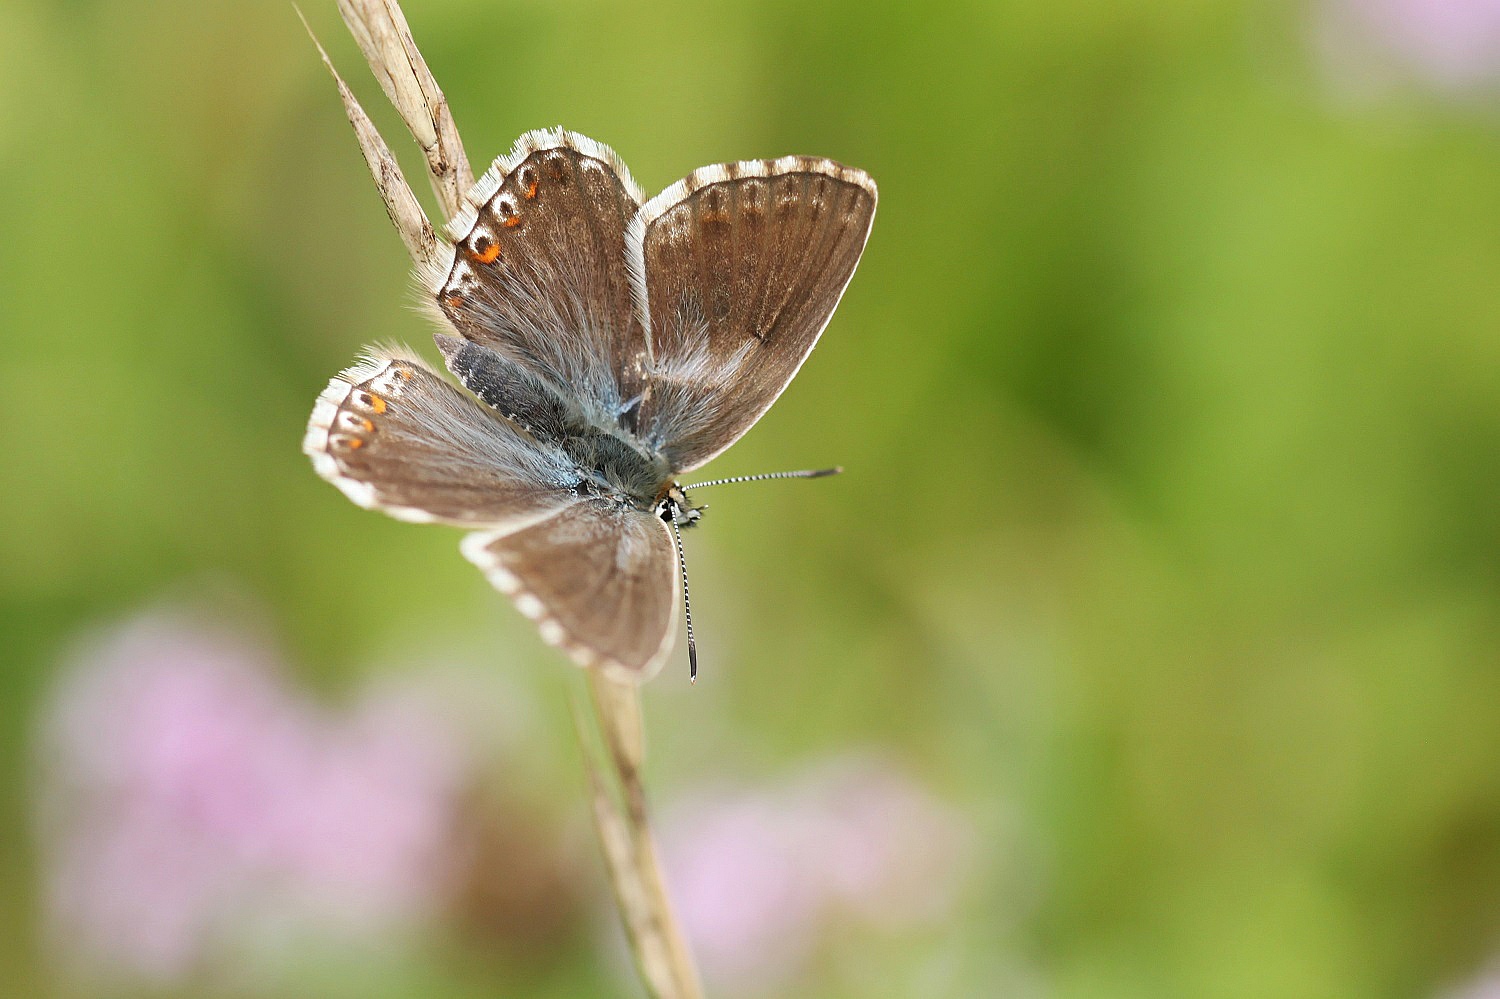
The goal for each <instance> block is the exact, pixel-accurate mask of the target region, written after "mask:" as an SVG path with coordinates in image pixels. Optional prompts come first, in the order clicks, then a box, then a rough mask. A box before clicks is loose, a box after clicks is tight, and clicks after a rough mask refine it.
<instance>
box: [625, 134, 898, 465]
mask: <svg viewBox="0 0 1500 999" xmlns="http://www.w3.org/2000/svg"><path fill="white" fill-rule="evenodd" d="M875 200H876V196H875V185H874V183H873V182H872V181H871V180H870V179H869V177H868V176H866V175H865V174H864V173H863V172H861V171H859V170H854V169H852V168H849V167H845V166H841V165H840V164H837V163H834V162H833V161H831V160H820V159H810V158H806V157H789V158H786V159H781V160H755V161H748V162H744V163H734V164H726V165H722V166H716V167H705V168H704V169H702V170H698V171H696V172H694V173H693V174H691V175H689V176H688V177H687V178H686V179H685V180H683V181H681V182H679V183H678V184H675V185H673V186H672V187H670V188H668V189H667V190H666V191H664V192H663V193H662V194H660V195H658V196H657V197H656V198H653V199H652V200H651V201H650V202H648V203H647V204H646V205H645V207H644V208H642V210H641V212H640V214H639V215H637V216H636V219H635V221H634V222H633V223H632V225H631V228H630V231H629V232H628V233H627V235H626V252H627V253H628V254H630V259H631V272H632V279H633V281H634V283H635V284H634V288H635V294H636V305H637V310H638V312H639V313H640V314H641V315H642V317H643V319H644V323H645V325H647V327H648V336H649V338H650V343H651V356H652V360H651V367H650V377H649V384H650V391H649V392H648V394H647V396H646V399H645V401H644V403H643V404H642V407H641V414H640V421H639V422H640V428H641V430H640V432H641V434H642V436H643V438H645V439H646V440H647V441H648V442H649V443H650V444H652V445H653V446H656V447H659V448H660V449H661V450H662V451H663V452H664V453H665V455H666V457H667V460H668V463H669V464H670V465H671V466H672V467H673V468H674V469H677V470H678V471H685V470H687V469H691V468H696V467H697V466H699V465H701V464H703V463H704V462H706V461H708V460H709V459H710V458H712V457H713V456H714V455H716V454H718V453H719V452H721V451H723V450H724V449H725V448H727V447H728V446H729V445H730V444H732V443H733V442H734V441H735V440H737V439H738V438H739V437H740V436H741V435H742V434H743V433H744V432H745V431H746V430H748V429H749V428H750V427H751V425H753V424H754V423H755V421H756V420H758V419H759V418H760V416H761V414H763V413H764V412H765V411H766V409H767V408H768V407H769V406H770V405H771V403H772V402H774V401H775V400H776V397H777V396H778V395H780V394H781V391H782V390H783V389H784V388H785V387H786V385H787V383H788V382H789V381H791V379H792V376H793V375H795V374H796V373H797V369H798V368H799V367H800V366H801V364H802V361H803V360H804V359H805V358H806V357H807V354H808V352H809V351H810V350H812V348H813V345H814V344H815V343H816V342H817V339H818V335H819V334H820V333H821V332H822V331H823V327H824V326H826V325H827V323H828V320H829V318H830V317H831V316H832V315H833V310H834V307H835V306H837V305H838V301H839V298H840V297H841V296H842V295H843V292H844V288H845V286H846V285H847V284H848V283H849V279H850V277H852V276H853V274H854V268H855V266H856V265H857V264H858V263H859V257H860V254H861V252H862V251H863V249H864V245H865V240H866V238H867V237H868V235H869V231H870V224H871V222H872V220H873V219H874V214H875Z"/></svg>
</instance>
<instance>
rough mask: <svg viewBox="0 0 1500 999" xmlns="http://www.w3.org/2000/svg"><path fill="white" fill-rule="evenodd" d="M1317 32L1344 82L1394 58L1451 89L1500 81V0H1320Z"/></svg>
mask: <svg viewBox="0 0 1500 999" xmlns="http://www.w3.org/2000/svg"><path fill="white" fill-rule="evenodd" d="M1318 22H1319V23H1318V35H1319V40H1320V42H1321V44H1322V47H1323V49H1324V51H1325V54H1326V55H1327V56H1328V59H1329V61H1330V62H1331V63H1332V64H1333V65H1334V67H1335V69H1337V70H1339V71H1341V72H1342V74H1343V75H1344V76H1345V77H1346V78H1351V79H1350V80H1349V82H1357V83H1371V82H1374V79H1375V78H1376V77H1378V76H1379V75H1382V70H1383V69H1384V70H1386V71H1387V72H1388V69H1389V66H1388V65H1384V66H1383V65H1382V64H1389V63H1392V62H1394V63H1397V64H1400V65H1401V66H1404V67H1405V69H1406V70H1407V71H1408V72H1411V73H1413V74H1415V75H1416V76H1418V77H1419V78H1421V79H1423V80H1425V81H1427V82H1428V83H1431V84H1433V85H1435V86H1437V87H1439V88H1441V89H1444V90H1449V91H1461V90H1471V89H1474V88H1476V87H1480V86H1483V85H1486V84H1493V83H1495V82H1496V81H1500V0H1324V3H1323V5H1322V7H1321V8H1320V9H1319V19H1318Z"/></svg>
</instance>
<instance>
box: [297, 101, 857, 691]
mask: <svg viewBox="0 0 1500 999" xmlns="http://www.w3.org/2000/svg"><path fill="white" fill-rule="evenodd" d="M875 203H876V189H875V184H874V182H873V181H871V179H870V178H869V176H868V175H866V174H865V173H864V172H863V171H860V170H856V169H853V168H851V167H847V166H843V165H841V164H839V163H835V162H834V161H832V160H827V159H819V158H812V157H804V156H789V157H784V158H782V159H776V160H747V161H743V162H739V163H726V164H719V165H715V166H708V167H703V168H701V169H699V170H695V171H694V172H692V173H690V174H689V175H688V176H687V177H685V178H683V179H682V180H680V181H678V182H677V183H675V184H673V185H672V186H671V187H668V188H667V189H666V190H665V191H663V192H662V193H660V194H658V195H657V196H656V197H654V198H651V199H650V200H646V199H645V197H644V196H643V194H642V192H641V189H640V188H639V187H638V186H637V184H636V182H635V180H634V179H632V177H631V176H630V171H629V170H628V169H626V167H625V164H624V163H623V162H622V161H621V160H620V158H619V157H618V156H617V155H616V154H615V153H614V151H613V150H611V149H610V148H609V147H608V146H605V145H603V144H602V143H599V142H596V141H594V140H592V139H589V138H586V137H585V136H582V135H579V134H577V133H574V132H568V131H564V130H563V129H561V128H558V129H547V130H541V131H534V132H529V133H527V134H525V135H523V136H522V137H521V138H520V139H519V140H518V141H517V142H516V144H515V146H514V148H513V149H512V150H511V151H510V153H509V154H507V155H505V156H502V157H501V158H500V159H498V160H496V161H495V163H494V165H493V166H492V167H491V168H490V169H489V171H488V172H486V173H485V174H484V176H483V177H481V178H480V179H479V180H478V181H477V182H476V183H475V185H474V187H473V189H472V191H471V192H470V193H469V194H468V196H467V198H466V199H465V202H464V205H463V207H462V209H461V210H460V211H459V212H458V213H457V215H456V216H455V217H454V218H452V219H451V220H450V221H449V222H448V225H447V227H446V237H447V240H448V241H449V242H451V247H452V254H451V262H449V264H448V266H447V267H446V269H444V268H443V267H442V266H441V264H439V265H437V266H434V267H430V268H426V269H423V270H422V271H421V272H420V273H419V274H418V277H419V280H420V282H421V287H422V293H423V299H424V302H425V304H427V305H428V306H430V310H429V311H431V312H432V313H433V315H434V317H435V318H436V319H437V321H438V323H439V325H440V332H438V333H436V334H435V339H436V341H437V347H438V350H439V352H440V353H441V354H442V356H443V360H444V362H445V364H446V366H447V368H448V371H449V373H450V374H451V375H452V376H453V377H454V378H456V379H457V381H458V382H459V384H460V385H462V386H463V390H461V389H459V388H458V387H457V386H455V385H453V384H452V383H451V382H450V381H449V380H448V379H446V378H444V377H443V376H442V375H440V374H438V373H437V371H435V370H434V369H433V368H432V367H430V366H428V365H427V364H426V363H424V362H423V361H422V360H421V359H420V358H419V357H418V356H417V355H416V354H414V353H411V352H408V351H405V350H401V349H395V348H392V349H376V350H371V351H369V352H368V353H367V355H366V356H365V358H364V359H363V360H362V361H361V362H360V363H359V364H356V365H355V366H354V367H351V368H349V369H347V370H345V371H343V372H341V373H340V374H339V375H338V376H337V377H335V378H334V379H333V380H332V381H330V382H329V384H328V387H327V389H325V390H324V391H323V393H322V394H321V395H320V396H319V397H318V400H317V403H316V405H315V406H314V409H313V412H312V417H311V419H310V421H309V423H308V429H307V435H306V437H305V438H304V441H303V451H304V452H305V453H306V454H307V455H309V456H310V457H311V459H312V463H313V467H314V469H315V470H316V471H317V472H318V474H319V475H321V476H322V477H323V478H325V479H327V480H328V481H330V482H332V483H333V484H334V485H335V486H337V487H338V488H339V489H340V490H342V491H343V492H344V494H345V495H347V496H348V497H349V498H350V499H352V500H353V501H354V502H355V503H357V504H359V505H360V506H362V507H366V508H369V509H375V510H381V511H384V512H385V513H387V514H390V515H391V516H393V517H397V518H399V519H402V520H407V521H415V522H419V523H438V524H448V525H452V526H456V527H463V528H468V529H469V530H470V533H469V534H468V535H467V536H465V538H464V539H463V541H462V544H461V549H462V551H463V554H464V555H465V556H466V557H467V558H468V559H469V560H470V561H472V562H474V563H475V564H476V565H477V566H478V567H479V568H480V569H481V570H482V571H483V572H484V573H485V575H486V576H487V577H488V579H489V580H490V582H491V583H492V584H493V585H494V586H495V587H496V588H497V589H499V590H500V591H501V592H503V593H505V594H507V595H509V596H510V598H511V599H512V601H513V602H514V603H515V605H516V607H517V608H518V609H519V610H520V611H521V613H522V614H524V615H525V616H526V617H528V618H530V619H532V620H533V621H534V622H535V623H536V624H537V627H538V628H539V629H540V631H541V636H542V638H543V639H544V640H545V641H547V642H548V643H550V644H552V645H555V646H558V647H560V648H561V649H562V650H563V651H565V652H566V653H567V654H568V655H569V656H571V658H572V659H573V660H574V661H576V662H577V663H579V664H580V665H583V666H592V667H598V668H601V669H605V670H608V671H610V672H611V673H612V674H614V675H617V676H624V677H628V678H632V679H637V680H639V679H644V678H647V677H649V676H651V675H652V674H654V673H655V672H656V671H657V670H658V669H659V668H660V666H661V665H662V663H663V661H664V660H665V659H666V658H667V656H668V654H669V652H670V650H671V647H672V644H673V640H674V638H675V637H676V633H677V606H678V604H679V602H681V603H683V604H684V606H685V607H686V606H687V603H686V590H685V585H686V571H685V566H684V563H683V560H682V539H681V531H680V529H681V528H683V527H688V526H691V525H693V524H695V523H696V522H697V521H698V519H699V518H700V516H701V514H702V510H703V508H702V507H701V506H696V505H694V504H693V502H692V501H691V500H690V499H689V498H688V495H687V487H684V486H682V485H681V484H680V483H679V482H678V481H677V477H678V476H679V475H681V474H682V473H684V472H687V471H690V470H692V469H695V468H698V467H699V466H701V465H703V464H704V463H706V462H707V461H709V460H710V459H712V458H713V457H715V456H716V455H718V454H720V453H721V452H722V451H724V450H725V449H726V448H728V447H729V446H730V445H731V444H733V443H734V442H735V441H736V440H738V439H739V438H740V437H741V436H742V435H743V434H744V433H745V432H746V431H747V430H749V429H750V427H751V426H752V425H754V423H755V422H756V421H757V420H759V419H760V417H761V415H762V414H764V413H765V411H766V410H767V409H768V408H769V407H770V405H771V404H772V403H773V402H774V401H775V400H776V398H777V396H779V395H780V394H781V392H782V391H783V390H784V389H785V388H786V386H787V384H788V383H789V382H790V381H791V379H792V377H793V376H794V375H795V374H796V373H797V370H798V368H800V367H801V366H802V362H803V361H804V360H806V358H807V356H808V354H809V352H811V350H812V348H813V346H814V344H816V343H817V340H818V337H819V335H820V334H821V333H822V331H823V328H824V327H825V326H826V325H827V324H828V321H829V319H830V318H831V317H832V315H833V311H834V308H835V307H836V306H837V305H838V302H839V299H840V298H841V297H842V295H843V293H844V289H845V287H846V286H847V285H848V283H849V280H850V278H851V277H853V275H854V269H855V267H856V265H857V264H858V263H859V259H860V255H861V254H862V253H863V251H864V246H865V241H866V240H867V239H868V237H869V233H870V226H871V223H872V222H873V220H874V217H875ZM464 390H467V391H464ZM831 471H835V470H824V471H818V472H793V473H776V474H775V475H773V476H764V477H778V476H781V475H786V476H802V477H812V476H816V475H820V474H827V473H828V472H831ZM742 478H746V477H742ZM748 478H761V476H751V477H748ZM720 481H730V480H720ZM735 481H738V480H735ZM710 484H718V483H701V484H699V486H700V487H701V486H702V485H710ZM679 570H681V571H679ZM689 613H690V609H689ZM688 640H689V652H690V660H691V670H692V675H693V676H694V677H695V678H696V674H697V655H696V647H695V645H694V644H693V637H692V619H691V617H689V618H688Z"/></svg>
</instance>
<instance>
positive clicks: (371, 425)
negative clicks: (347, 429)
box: [359, 419, 375, 434]
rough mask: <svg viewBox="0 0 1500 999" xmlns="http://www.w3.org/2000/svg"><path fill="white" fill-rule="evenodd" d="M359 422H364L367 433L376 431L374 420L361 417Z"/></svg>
mask: <svg viewBox="0 0 1500 999" xmlns="http://www.w3.org/2000/svg"><path fill="white" fill-rule="evenodd" d="M359 422H360V423H363V424H364V426H365V433H367V434H368V433H371V432H372V431H374V429H375V422H374V421H373V420H365V419H361V420H360V421H359Z"/></svg>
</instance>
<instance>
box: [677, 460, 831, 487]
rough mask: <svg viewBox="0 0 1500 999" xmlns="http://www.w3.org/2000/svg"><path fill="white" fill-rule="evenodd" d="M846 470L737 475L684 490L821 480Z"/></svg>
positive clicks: (820, 469) (805, 470)
mask: <svg viewBox="0 0 1500 999" xmlns="http://www.w3.org/2000/svg"><path fill="white" fill-rule="evenodd" d="M843 470H844V467H843V466H842V465H835V466H834V467H833V468H808V469H803V470H802V471H800V472H762V473H761V474H760V475H736V476H734V477H733V478H729V479H710V480H709V481H707V482H695V483H694V484H693V485H691V486H683V487H682V488H683V489H703V488H705V487H707V486H727V485H728V484H729V483H731V482H760V481H761V480H762V479H821V478H822V477H823V476H825V475H838V474H839V473H840V472H842V471H843Z"/></svg>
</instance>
